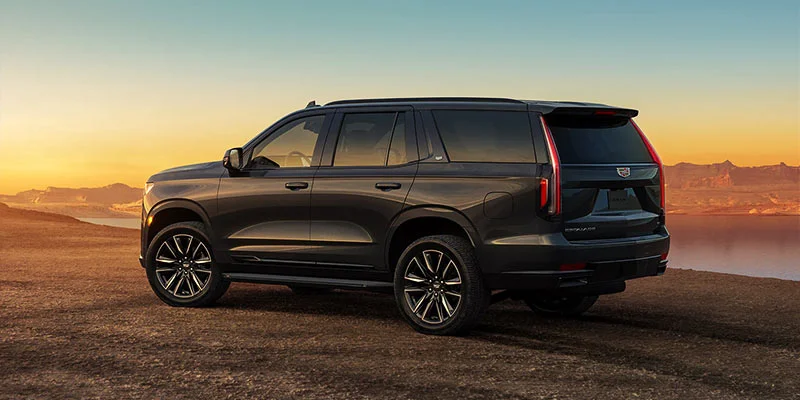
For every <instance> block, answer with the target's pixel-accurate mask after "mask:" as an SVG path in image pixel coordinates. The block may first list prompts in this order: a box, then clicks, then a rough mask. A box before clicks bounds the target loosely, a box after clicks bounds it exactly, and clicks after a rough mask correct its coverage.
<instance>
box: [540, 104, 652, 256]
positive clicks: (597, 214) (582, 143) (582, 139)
mask: <svg viewBox="0 0 800 400" xmlns="http://www.w3.org/2000/svg"><path fill="white" fill-rule="evenodd" d="M545 121H546V123H547V126H548V127H549V129H550V132H551V133H552V135H553V139H554V142H555V145H556V148H557V151H558V157H559V160H560V163H561V185H562V186H561V193H562V213H563V219H564V236H565V237H566V238H567V239H570V240H585V239H612V238H625V237H636V236H643V235H648V234H652V233H654V231H655V230H656V229H657V228H658V227H659V224H660V223H661V222H662V221H663V219H662V218H661V216H662V213H663V210H662V209H661V185H660V182H661V181H660V180H661V176H660V174H661V172H660V171H661V168H660V167H659V164H658V163H657V162H656V160H654V159H653V156H652V155H651V154H650V151H649V150H648V148H647V145H646V144H645V142H644V141H643V138H642V136H641V135H640V134H639V132H638V131H637V128H636V127H635V125H634V123H633V122H632V121H631V119H630V118H629V117H627V116H613V115H611V116H605V115H571V114H561V115H558V114H553V115H547V116H545Z"/></svg>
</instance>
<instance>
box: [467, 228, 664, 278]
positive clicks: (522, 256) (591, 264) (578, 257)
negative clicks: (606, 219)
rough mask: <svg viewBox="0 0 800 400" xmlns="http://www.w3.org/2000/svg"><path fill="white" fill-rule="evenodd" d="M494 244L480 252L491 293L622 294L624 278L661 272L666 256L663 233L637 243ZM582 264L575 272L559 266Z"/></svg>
mask: <svg viewBox="0 0 800 400" xmlns="http://www.w3.org/2000/svg"><path fill="white" fill-rule="evenodd" d="M526 239H528V240H527V241H526V240H520V239H519V238H514V240H513V241H499V243H498V241H495V242H494V243H491V244H488V245H486V246H484V248H483V249H481V250H480V253H479V262H480V265H481V267H482V269H483V273H484V277H485V280H486V284H487V285H488V286H489V288H490V289H513V290H541V291H552V292H558V293H564V292H575V293H587V294H604V293H615V292H621V291H622V290H624V289H625V281H626V280H629V279H635V278H642V277H647V276H657V275H661V274H663V273H664V271H665V270H666V268H667V261H666V260H662V254H665V253H667V252H668V251H669V241H670V238H669V233H668V232H667V231H666V229H663V232H659V233H657V234H653V235H647V236H642V237H638V238H624V239H609V240H594V241H573V242H570V241H567V240H566V239H565V238H564V237H563V235H561V234H547V235H541V236H538V237H528V238H526ZM574 263H586V267H585V268H584V269H581V270H577V271H560V270H559V266H561V265H562V264H574Z"/></svg>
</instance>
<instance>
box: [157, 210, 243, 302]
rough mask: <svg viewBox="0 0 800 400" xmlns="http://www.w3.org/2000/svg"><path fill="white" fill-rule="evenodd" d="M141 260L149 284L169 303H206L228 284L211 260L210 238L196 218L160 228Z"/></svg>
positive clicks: (213, 300)
mask: <svg viewBox="0 0 800 400" xmlns="http://www.w3.org/2000/svg"><path fill="white" fill-rule="evenodd" d="M145 260H146V264H145V265H146V267H147V280H148V281H149V282H150V287H151V288H152V289H153V291H154V292H155V294H156V295H157V296H158V298H159V299H161V301H163V302H164V303H167V304H169V305H171V306H177V307H202V306H206V305H210V304H212V303H213V302H215V301H216V300H217V299H219V298H220V297H222V295H223V294H224V293H225V291H227V290H228V286H229V285H230V282H228V281H226V280H225V279H223V277H222V272H221V271H220V269H219V267H218V266H217V265H216V263H215V262H214V255H213V252H212V250H211V241H210V240H209V239H208V236H207V235H206V233H205V227H204V225H203V224H201V223H199V222H179V223H176V224H172V225H169V226H167V227H166V228H164V229H163V230H162V231H160V232H159V233H158V234H157V235H156V237H155V238H153V241H152V242H151V243H150V246H149V247H148V249H147V254H146V257H145Z"/></svg>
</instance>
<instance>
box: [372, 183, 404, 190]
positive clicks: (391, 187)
mask: <svg viewBox="0 0 800 400" xmlns="http://www.w3.org/2000/svg"><path fill="white" fill-rule="evenodd" d="M400 186H401V185H400V184H399V183H397V182H378V183H376V184H375V189H380V190H383V191H384V192H388V191H390V190H397V189H400Z"/></svg>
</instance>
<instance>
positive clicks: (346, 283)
mask: <svg viewBox="0 0 800 400" xmlns="http://www.w3.org/2000/svg"><path fill="white" fill-rule="evenodd" d="M222 276H223V277H224V278H225V279H227V280H229V281H232V282H253V283H272V284H279V285H299V286H314V287H329V288H340V289H387V288H393V287H394V284H393V283H392V282H381V281H361V280H354V279H337V278H317V277H313V276H291V275H272V274H248V273H236V272H231V273H226V274H222Z"/></svg>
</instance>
